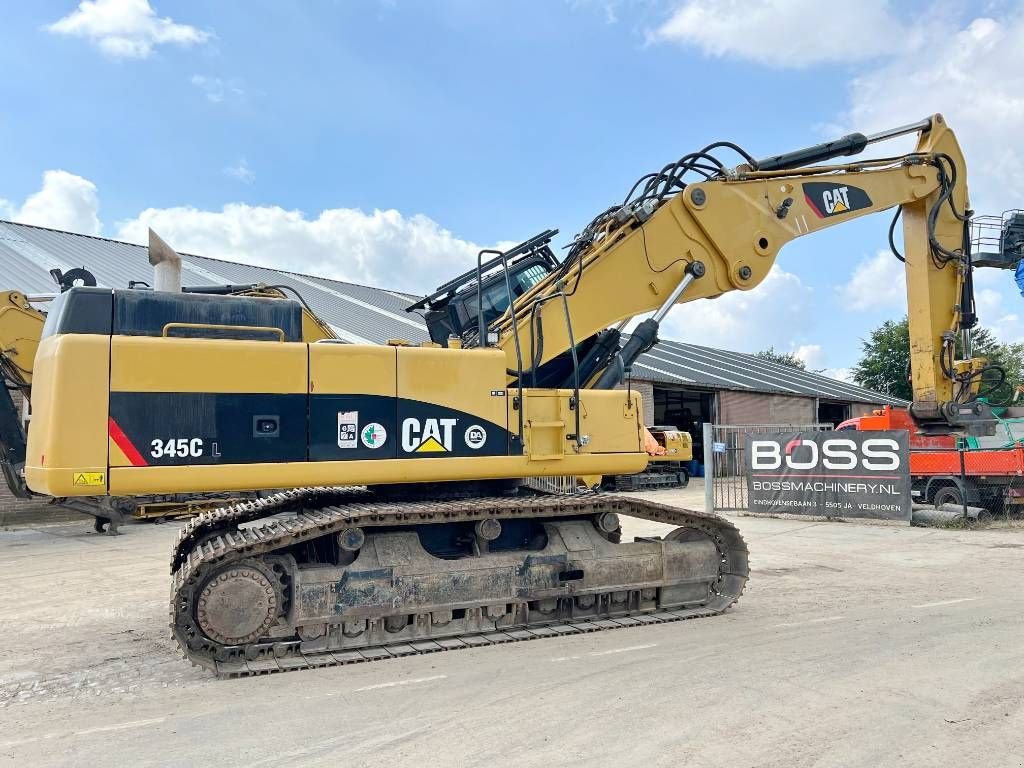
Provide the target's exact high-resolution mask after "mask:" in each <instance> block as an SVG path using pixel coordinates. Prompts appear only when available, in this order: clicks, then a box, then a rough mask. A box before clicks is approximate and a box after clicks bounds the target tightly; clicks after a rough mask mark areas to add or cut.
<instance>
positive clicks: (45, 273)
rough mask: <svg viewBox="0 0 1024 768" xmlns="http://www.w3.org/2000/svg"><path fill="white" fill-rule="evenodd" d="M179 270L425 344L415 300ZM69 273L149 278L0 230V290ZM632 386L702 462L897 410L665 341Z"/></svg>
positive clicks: (345, 327) (126, 257)
mask: <svg viewBox="0 0 1024 768" xmlns="http://www.w3.org/2000/svg"><path fill="white" fill-rule="evenodd" d="M243 256H244V254H239V257H243ZM339 258H340V259H342V258H344V254H339ZM182 261H183V264H182V282H183V284H184V285H191V286H197V285H223V284H229V283H232V284H249V283H265V284H268V285H282V286H287V287H288V288H291V289H294V290H295V291H298V292H299V293H300V294H301V295H302V297H303V298H304V299H305V300H306V301H307V302H308V303H309V305H310V307H311V308H312V309H313V311H314V312H316V313H317V314H318V315H319V316H320V317H321V318H323V319H324V320H325V321H326V322H327V323H328V324H330V325H331V327H332V328H333V329H334V331H335V332H336V333H337V334H338V336H339V337H341V338H342V339H344V340H346V341H350V342H352V343H374V344H382V343H384V342H386V341H387V340H388V339H406V340H408V341H410V342H413V343H418V342H423V341H427V340H428V335H427V330H426V327H425V325H424V323H423V320H422V318H421V317H420V316H419V315H417V314H413V313H408V312H406V311H405V308H406V307H407V306H408V305H409V304H410V303H412V302H413V301H414V300H415V299H417V298H419V297H418V296H412V295H410V294H406V293H401V292H397V291H391V290H387V289H384V288H372V287H367V286H362V285H355V284H352V283H346V282H341V281H337V280H330V279H327V278H323V277H315V276H311V275H301V274H296V273H293V272H287V271H284V270H279V269H270V268H266V267H258V266H253V265H251V264H242V263H237V262H231V261H224V260H220V259H212V258H208V257H204V256H198V255H194V254H182ZM75 267H85V268H86V269H88V270H89V271H90V272H92V274H93V275H95V277H96V279H97V281H98V283H99V285H101V286H108V287H114V288H124V287H128V286H129V285H130V284H132V283H133V282H143V283H147V284H148V282H149V281H150V280H151V276H152V267H151V266H150V265H149V262H148V259H147V251H146V248H145V247H144V246H140V245H134V244H130V243H125V242H120V241H117V240H110V239H106V238H101V237H93V236H88V235H80V234H75V233H72V232H62V231H58V230H53V229H46V228H43V227H36V226H29V225H25V224H17V223H14V222H9V221H0V275H2V277H0V283H2V285H0V288H2V289H5V290H11V289H16V290H20V291H23V292H25V293H27V294H46V293H54V292H55V291H56V290H58V289H57V286H56V284H55V283H54V281H53V278H52V277H51V276H50V274H49V272H50V270H51V269H55V268H56V269H60V270H62V271H64V272H67V271H68V270H71V269H73V268H75ZM424 288H425V289H429V288H433V286H424ZM629 386H631V387H633V388H635V389H637V390H638V391H640V392H641V394H642V395H643V398H644V407H645V414H644V417H645V421H646V422H647V423H648V424H657V425H673V426H678V427H681V428H684V429H686V430H688V431H689V432H690V433H691V434H692V435H693V438H694V442H695V446H694V455H695V456H697V457H701V456H702V455H703V454H702V446H701V444H700V443H701V426H702V424H703V423H704V422H706V421H713V422H717V423H727V424H809V423H818V422H825V423H838V422H840V421H843V420H844V419H847V418H850V417H852V416H858V415H863V414H865V413H868V412H870V411H871V410H872V409H873V408H877V407H879V406H880V405H882V404H885V403H893V404H901V402H902V401H898V400H893V399H891V398H889V397H886V396H884V395H881V394H879V393H877V392H872V391H870V390H867V389H864V388H862V387H857V386H855V385H853V384H849V383H846V382H843V381H837V380H835V379H830V378H828V377H826V376H822V375H820V374H816V373H811V372H807V371H801V370H798V369H795V368H792V367H789V366H785V365H780V364H777V363H772V362H769V361H766V360H762V359H760V358H758V357H756V356H754V355H749V354H743V353H740V352H730V351H727V350H722V349H714V348H711V347H705V346H700V345H696V344H685V343H682V342H677V341H667V340H666V341H661V342H660V343H659V344H658V345H657V346H656V347H655V348H654V349H652V350H651V351H650V352H648V353H646V354H645V355H643V356H642V357H641V358H640V359H639V360H638V361H637V362H636V363H635V364H634V366H633V371H632V379H631V381H630V383H629ZM6 502H7V500H0V511H2V510H3V509H4V507H5V506H9V504H6Z"/></svg>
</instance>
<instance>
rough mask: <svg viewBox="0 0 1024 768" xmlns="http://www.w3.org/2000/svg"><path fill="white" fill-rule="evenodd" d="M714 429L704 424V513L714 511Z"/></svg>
mask: <svg viewBox="0 0 1024 768" xmlns="http://www.w3.org/2000/svg"><path fill="white" fill-rule="evenodd" d="M714 439H715V427H714V425H713V424H709V423H708V422H706V421H705V422H704V511H705V512H707V513H708V514H709V515H710V514H711V513H712V512H714V511H715V450H714V448H715V444H714Z"/></svg>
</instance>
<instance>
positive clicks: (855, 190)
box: [803, 181, 871, 219]
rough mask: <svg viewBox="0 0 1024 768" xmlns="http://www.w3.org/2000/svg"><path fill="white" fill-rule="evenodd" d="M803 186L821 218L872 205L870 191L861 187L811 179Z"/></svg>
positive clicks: (805, 197)
mask: <svg viewBox="0 0 1024 768" xmlns="http://www.w3.org/2000/svg"><path fill="white" fill-rule="evenodd" d="M803 186H804V199H805V200H806V201H807V205H809V206H810V208H811V210H812V211H814V213H815V214H816V215H817V217H818V218H819V219H824V218H828V217H829V216H838V215H839V214H841V213H850V212H851V211H859V210H861V209H863V208H869V207H870V206H871V198H870V197H868V193H867V192H865V191H864V190H863V189H860V188H859V187H853V186H850V185H848V184H835V183H832V182H824V181H810V182H807V183H806V184H804V185H803Z"/></svg>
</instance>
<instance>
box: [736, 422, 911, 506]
mask: <svg viewBox="0 0 1024 768" xmlns="http://www.w3.org/2000/svg"><path fill="white" fill-rule="evenodd" d="M908 441H909V436H908V434H907V433H906V432H905V431H890V432H857V431H847V430H844V431H843V432H782V433H777V434H748V435H747V437H746V455H747V465H746V468H745V469H746V472H747V499H748V509H749V510H750V511H751V512H763V513H766V514H797V515H814V516H819V517H866V518H876V519H886V520H909V519H910V475H909V469H908Z"/></svg>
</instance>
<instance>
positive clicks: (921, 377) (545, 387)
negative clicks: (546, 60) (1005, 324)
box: [24, 115, 1015, 676]
mask: <svg viewBox="0 0 1024 768" xmlns="http://www.w3.org/2000/svg"><path fill="white" fill-rule="evenodd" d="M909 133H916V134H917V135H918V143H917V147H916V149H915V151H914V152H912V153H909V154H904V155H899V156H895V157H886V158H881V159H872V160H857V161H846V162H843V163H841V164H825V163H827V162H828V161H830V160H834V159H836V158H841V157H845V156H852V155H856V154H859V153H860V152H862V151H863V150H864V149H865V148H866V147H867V146H868V145H869V144H873V143H875V142H878V141H882V140H885V139H889V138H893V137H896V136H900V135H904V134H909ZM725 152H729V153H735V154H736V155H737V156H738V159H739V161H740V162H739V163H738V164H737V165H735V166H730V165H727V164H726V163H725V162H724V161H723V160H722V159H721V155H722V154H723V153H725ZM893 208H895V209H896V214H897V216H899V215H902V217H903V229H904V247H903V251H902V253H900V252H898V251H897V250H896V247H895V244H894V243H893V249H894V252H896V257H897V258H899V259H901V260H902V261H904V263H905V266H906V274H907V293H908V304H909V308H910V334H911V353H912V360H913V371H912V377H913V389H914V402H913V405H912V406H911V409H910V410H911V413H912V414H913V417H914V419H915V421H916V422H917V424H918V427H919V429H921V430H922V431H926V432H964V433H975V434H978V433H981V434H984V433H986V432H991V430H992V429H993V426H994V421H993V419H992V416H991V413H990V412H989V410H988V407H987V405H986V404H985V403H984V401H983V400H979V399H978V393H979V391H980V390H983V388H984V385H985V381H986V380H987V379H990V378H991V377H993V376H998V373H999V372H998V371H996V370H995V369H994V368H993V367H992V366H990V365H988V364H987V363H986V362H985V361H984V360H980V359H973V358H971V357H970V353H969V350H970V344H969V337H970V329H971V327H972V326H973V325H974V324H975V321H976V318H975V314H974V299H973V284H972V280H971V274H972V268H973V262H972V259H973V258H974V256H975V255H973V254H972V253H971V248H970V241H969V238H968V224H969V220H970V211H969V210H968V201H967V187H966V166H965V163H964V159H963V156H962V154H961V151H960V148H959V146H958V144H957V141H956V139H955V137H954V135H953V133H952V131H951V130H950V129H949V128H948V127H947V126H946V124H945V122H944V121H943V119H942V117H941V116H939V115H933V116H932V117H930V118H927V119H925V120H922V121H920V122H918V123H914V124H911V125H907V126H903V127H900V128H896V129H893V130H891V131H885V132H882V133H879V134H875V135H872V136H864V135H862V134H851V135H849V136H846V137H844V138H842V139H840V140H837V141H834V142H829V143H826V144H822V145H818V146H815V147H810V148H806V149H802V150H798V151H795V152H790V153H787V154H783V155H778V156H773V157H769V158H764V159H760V160H757V159H755V158H754V157H752V156H751V155H749V154H748V153H746V152H745V151H743V150H742V149H741V148H740V147H738V146H736V145H734V144H731V143H728V142H716V143H714V144H710V145H708V146H707V147H705V148H703V149H701V150H699V151H697V152H692V153H689V154H687V155H684V156H683V157H682V158H680V159H679V160H677V161H675V162H672V163H669V164H668V165H666V166H665V167H663V168H662V169H660V170H658V171H655V172H653V173H650V174H647V175H645V176H643V177H641V178H640V179H639V180H638V181H637V183H636V184H635V185H634V186H633V188H632V189H631V190H630V191H629V193H628V194H627V195H626V196H625V198H624V199H623V201H622V202H621V203H616V204H615V205H612V206H610V207H608V208H607V209H605V210H603V211H602V212H601V213H600V214H598V215H597V216H596V217H595V218H594V219H593V220H592V221H591V222H590V223H589V224H588V225H587V226H586V227H585V228H584V229H583V230H582V231H581V233H580V234H579V235H577V236H576V237H575V238H574V240H573V241H572V244H571V246H570V248H569V250H568V253H567V255H566V256H565V258H563V259H558V258H556V257H555V255H554V253H553V251H552V250H551V245H550V243H551V240H552V237H553V236H554V234H555V233H554V232H553V231H548V232H544V233H541V234H540V235H538V236H537V237H535V238H531V239H530V240H527V241H526V242H524V243H523V244H522V245H520V246H517V247H516V248H513V249H511V250H509V251H506V252H496V251H483V252H481V253H480V256H479V258H478V262H477V265H476V268H475V269H474V270H471V271H470V272H468V273H467V274H465V275H463V276H461V277H459V278H457V279H456V280H453V281H450V282H449V283H447V284H446V285H444V286H441V287H440V288H439V289H438V290H437V291H435V292H434V293H432V294H430V295H429V296H426V297H425V298H424V299H422V300H421V301H419V302H416V304H414V305H413V306H411V307H410V310H411V311H416V312H421V313H423V315H424V317H425V319H426V322H427V325H428V328H429V330H430V334H431V338H432V341H431V342H430V343H426V344H421V345H418V346H413V345H410V344H407V343H404V342H401V341H395V342H392V343H389V344H388V345H382V346H367V345H354V344H342V343H336V342H335V340H333V339H328V338H323V339H319V340H313V339H311V338H309V337H307V335H306V332H305V331H304V329H303V321H302V317H303V315H302V307H301V305H300V304H299V303H297V302H295V301H291V300H282V299H280V298H266V297H262V296H218V295H208V294H199V293H183V292H180V291H179V290H178V287H179V286H178V284H177V281H176V279H175V276H174V258H173V255H167V254H165V256H166V258H165V257H163V256H161V255H160V253H159V252H158V253H157V254H156V256H155V258H154V254H153V253H151V260H155V261H156V262H157V276H156V280H155V285H154V287H155V288H156V289H157V290H146V291H139V290H111V289H100V288H95V287H75V288H72V289H71V290H68V291H66V292H64V293H62V294H61V295H60V296H58V297H57V298H56V299H55V300H54V301H53V303H52V306H51V307H50V310H49V312H48V315H47V318H46V322H45V327H44V329H43V332H42V339H41V341H40V343H39V349H38V353H37V355H36V357H35V365H34V372H33V382H32V384H33V386H32V426H31V429H30V430H29V434H28V446H27V454H26V457H25V461H24V479H25V482H26V483H27V487H28V488H29V489H31V491H32V492H33V493H36V494H42V495H49V496H54V497H61V498H66V499H75V498H77V499H90V500H91V501H92V502H93V503H96V504H108V505H116V504H117V503H118V501H119V500H125V499H128V500H130V499H133V498H135V497H138V496H143V495H149V494H179V493H180V494H197V493H212V492H253V491H258V490H261V489H262V490H275V491H277V492H275V493H273V494H271V495H269V496H267V497H265V498H252V499H248V500H245V501H242V502H240V503H237V504H233V505H228V506H225V507H222V508H219V509H217V510H214V511H211V512H206V513H203V514H201V515H199V516H198V517H196V518H195V519H193V520H192V521H190V522H189V523H188V524H187V525H186V526H185V527H184V528H183V529H182V531H181V534H180V536H179V538H178V541H177V543H176V545H175V548H174V551H173V554H172V560H171V571H172V574H173V576H172V591H171V616H172V618H171V629H172V632H173V635H174V637H175V638H176V640H177V642H178V644H179V645H180V647H181V649H182V650H183V651H184V653H185V655H186V657H187V658H188V659H190V660H191V661H192V662H194V663H196V664H200V665H202V666H204V667H207V668H209V669H212V670H215V671H216V672H217V673H218V674H221V675H228V676H232V675H248V674H257V673H264V672H273V671H279V670H288V669H298V668H308V667H316V666H322V665H329V664H342V663H349V662H359V661H366V660H373V659H379V658H390V657H393V656H401V655H406V654H416V653H427V652H433V651H441V650H450V649H457V648H465V647H472V646H477V645H487V644H493V643H502V642H509V641H513V640H526V639H533V638H541V637H547V636H556V635H560V634H573V633H579V632H588V631H596V630H601V629H611V628H615V627H620V626H636V625H640V624H647V623H658V622H666V621H676V620H680V619H687V618H693V617H699V616H709V615H713V614H718V613H721V612H723V611H725V610H726V609H727V608H728V607H729V606H730V605H732V604H733V603H734V602H735V601H736V600H737V598H738V597H739V596H740V593H741V592H742V590H743V586H744V584H745V582H746V580H747V576H748V566H747V549H746V546H745V544H744V542H743V540H742V538H741V536H740V534H739V532H738V531H737V529H736V528H735V526H733V525H732V524H731V523H730V522H728V521H726V520H724V519H721V518H719V517H717V516H714V515H707V514H703V513H698V512H694V511H688V510H682V509H678V508H674V507H669V506H666V505H662V504H657V503H653V502H649V501H646V500H643V499H633V498H626V497H622V496H616V495H610V494H602V493H582V494H573V495H544V494H538V493H533V492H529V491H524V490H523V489H522V487H521V483H520V479H522V478H537V477H556V476H573V477H580V476H599V475H609V474H623V473H630V472H638V471H640V470H642V469H643V468H644V467H645V466H646V464H647V462H648V454H647V452H646V451H645V431H644V425H643V423H642V418H641V414H642V409H641V407H640V406H641V403H640V398H639V395H638V394H637V393H636V392H635V391H632V389H631V388H630V386H629V371H630V368H631V365H632V363H633V361H634V360H635V359H636V358H637V357H638V356H639V355H640V354H642V353H643V351H644V350H646V349H649V348H650V347H651V346H652V345H653V344H654V343H655V342H656V340H657V332H658V326H659V324H660V322H661V321H662V320H663V319H664V317H665V315H666V314H667V313H668V312H669V310H670V309H671V308H672V307H673V306H675V305H676V304H679V303H685V302H690V301H694V300H697V299H713V298H715V297H717V296H720V295H722V294H724V293H727V292H729V291H733V290H749V289H751V288H753V287H755V286H756V285H757V284H758V283H760V282H761V280H763V279H764V277H765V275H767V273H768V271H769V269H770V268H771V266H772V264H773V263H774V261H775V257H776V255H777V253H778V252H779V249H780V248H781V247H782V246H783V245H785V244H786V243H787V242H789V241H790V240H792V239H794V238H796V237H800V236H803V235H806V234H810V233H812V232H816V231H818V230H820V229H824V228H826V227H830V226H834V225H837V224H842V223H844V222H846V221H849V220H851V219H854V218H857V217H860V216H863V215H866V214H868V213H874V212H877V211H882V210H886V209H893ZM895 225H896V219H895V218H894V220H893V227H892V228H890V240H891V241H892V240H893V237H892V229H893V228H894V227H895ZM984 260H985V263H986V264H988V265H990V266H1005V267H1009V266H1013V262H1014V261H1015V258H1014V257H1013V256H1012V254H1009V253H988V254H984ZM651 312H653V315H651V316H650V317H649V318H647V319H645V320H643V321H642V322H641V323H639V325H638V326H636V328H635V329H634V330H633V331H632V332H631V333H630V334H629V335H628V337H627V336H625V335H623V333H622V330H623V326H624V324H625V323H626V322H628V321H629V320H630V319H631V318H634V317H637V316H638V315H643V314H646V313H651ZM958 336H959V337H960V338H961V339H962V341H963V342H965V344H964V346H963V348H964V349H966V350H967V357H966V358H965V359H957V357H956V353H955V350H956V349H957V344H956V341H957V337H958ZM623 385H625V388H624V389H623V388H620V387H622V386H623ZM623 515H625V516H631V517H637V518H642V519H645V520H650V521H657V522H663V523H668V524H670V525H672V526H673V530H672V532H671V533H669V534H667V535H666V536H664V537H661V538H641V539H637V540H635V541H633V542H622V541H621V540H620V539H621V526H620V520H621V517H622V516H623Z"/></svg>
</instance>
